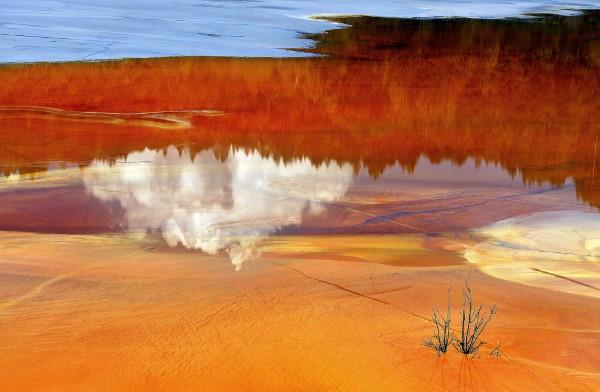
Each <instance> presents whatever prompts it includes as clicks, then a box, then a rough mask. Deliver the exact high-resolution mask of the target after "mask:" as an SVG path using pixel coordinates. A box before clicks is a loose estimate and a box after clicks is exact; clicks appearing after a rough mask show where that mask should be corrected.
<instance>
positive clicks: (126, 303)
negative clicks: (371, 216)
mask: <svg viewBox="0 0 600 392" xmlns="http://www.w3.org/2000/svg"><path fill="white" fill-rule="evenodd" d="M0 240H1V241H2V243H3V245H4V246H3V247H2V248H0V260H2V263H1V265H0V276H1V277H2V285H1V289H0V296H1V299H2V303H1V305H0V337H1V338H2V341H3V345H2V353H3V355H2V356H1V357H0V388H1V389H2V390H54V391H56V390H61V391H62V390H64V391H70V390H86V391H100V390H112V391H127V390H147V391H155V390H156V391H164V390H198V389H201V390H245V391H259V390H265V389H268V390H299V391H314V390H356V391H365V390H373V391H381V390H403V391H431V390H468V391H495V390H530V391H549V390H550V391H553V390H564V389H567V390H571V391H592V390H594V388H595V385H597V382H598V377H600V373H599V369H598V363H599V361H600V357H598V351H597V350H594V349H591V348H593V347H594V345H595V344H596V343H595V342H596V341H597V340H598V333H599V332H598V329H597V325H598V323H599V322H600V320H599V319H598V314H600V313H599V311H600V308H599V303H598V302H597V301H596V302H593V301H590V299H589V298H585V297H579V296H572V295H567V294H561V293H556V292H553V291H548V290H542V289H535V288H530V287H526V286H521V285H518V284H514V283H510V282H507V281H503V280H496V279H492V278H488V277H486V276H485V275H482V274H480V273H477V272H474V273H472V275H471V282H472V289H473V291H474V293H475V297H476V300H477V301H481V302H483V303H486V304H491V303H497V304H498V315H497V317H496V318H495V319H494V322H493V323H491V324H490V327H489V330H488V331H486V334H485V340H486V341H488V345H486V346H485V347H484V349H482V351H481V352H480V354H479V357H478V358H476V359H471V358H465V357H464V356H462V355H460V354H457V353H456V352H453V351H452V352H449V353H448V354H447V355H446V356H445V357H443V358H438V357H436V355H435V353H434V352H433V351H430V350H428V349H426V348H424V347H422V345H421V344H422V341H423V339H424V338H425V337H426V336H428V334H429V333H430V331H431V330H432V325H431V324H430V321H429V315H430V311H431V309H432V307H433V306H434V305H441V303H440V301H441V300H442V299H445V298H446V296H447V289H448V286H449V285H451V286H453V287H454V294H455V295H454V297H455V299H454V305H455V311H456V312H458V304H459V298H458V297H459V293H460V288H461V286H462V285H463V279H464V277H465V276H466V275H467V274H468V269H467V268H464V267H460V266H454V267H453V266H447V267H445V268H442V269H440V268H439V267H428V266H422V267H420V268H408V269H407V268H403V267H402V266H391V265H382V264H373V263H361V262H356V261H355V260H347V258H346V257H341V258H339V259H338V258H337V257H336V256H335V255H334V254H330V255H329V257H328V259H327V260H323V259H322V258H321V257H315V258H313V256H312V255H311V252H310V249H307V250H308V251H309V253H308V254H306V256H305V257H297V258H294V259H290V258H289V257H287V256H286V257H281V256H280V255H278V253H277V249H276V248H272V251H270V252H269V253H268V254H265V255H264V256H263V257H261V258H259V259H256V260H254V261H252V262H250V263H248V264H247V265H245V266H244V268H243V269H242V270H241V271H239V272H235V271H234V270H233V269H232V268H231V265H230V264H229V262H228V261H227V260H226V259H225V258H223V257H209V256H202V255H199V254H198V253H195V252H186V251H179V252H177V251H175V252H174V251H172V250H166V249H160V248H152V247H148V248H144V247H140V246H139V245H138V244H135V243H131V242H129V241H124V240H122V239H119V238H117V237H102V236H71V237H66V236H57V235H40V234H27V233H21V234H16V233H6V232H5V233H2V234H0ZM327 240H328V241H331V245H333V246H336V244H339V243H341V242H345V243H353V239H352V238H348V237H347V238H344V237H335V236H332V237H329V238H328V239H327ZM327 240H326V239H318V240H317V241H318V242H317V244H318V245H319V246H326V245H327V244H326V243H325V242H326V241H327ZM392 240H393V241H396V240H394V239H392ZM392 243H394V242H391V243H390V244H392ZM379 244H380V245H383V244H382V243H381V242H379ZM396 244H397V242H396ZM299 245H300V246H303V247H306V241H302V242H300V243H299ZM380 245H378V244H376V245H375V246H380ZM332 249H335V248H332ZM295 251H297V248H296V246H295V245H294V241H293V238H292V239H290V240H289V242H288V246H287V247H286V252H287V253H289V252H295ZM391 258H392V257H391V256H390V259H391ZM413 263H414V262H413ZM412 267H414V265H413V266H412ZM582 314H585V317H580V316H579V315H582ZM456 315H457V316H456V317H458V313H456ZM498 342H501V344H502V345H501V348H502V355H501V356H500V357H498V358H496V357H494V356H491V355H489V351H490V350H491V349H492V348H493V346H495V345H496V344H497V343H498Z"/></svg>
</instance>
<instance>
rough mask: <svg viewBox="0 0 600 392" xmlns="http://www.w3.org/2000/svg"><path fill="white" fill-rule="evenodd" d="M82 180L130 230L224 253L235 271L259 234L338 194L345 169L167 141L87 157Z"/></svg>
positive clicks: (295, 220)
mask: <svg viewBox="0 0 600 392" xmlns="http://www.w3.org/2000/svg"><path fill="white" fill-rule="evenodd" d="M83 179H84V183H85V186H86V188H87V190H88V191H89V192H90V193H91V194H92V195H94V196H95V197H98V198H100V199H102V200H106V201H111V200H117V201H118V202H119V203H120V204H121V206H122V207H123V208H124V210H125V211H126V219H127V222H126V223H127V226H128V228H129V230H131V231H132V232H134V233H145V232H146V231H148V230H153V231H154V230H160V232H161V233H162V236H163V238H164V239H165V241H166V242H167V243H168V244H169V246H173V247H174V246H177V245H178V244H182V245H183V246H184V247H186V248H189V249H199V250H202V251H204V252H206V253H208V254H211V255H214V254H217V253H218V252H220V251H225V252H227V253H228V254H229V256H230V258H231V262H232V264H233V265H235V267H236V269H239V268H240V267H241V265H242V263H243V262H244V261H246V260H249V259H251V258H252V257H254V256H255V255H256V254H257V253H258V248H257V247H258V244H259V243H260V241H261V240H262V239H263V238H264V237H265V236H267V235H269V234H271V233H273V232H275V231H277V230H278V229H280V228H282V227H284V226H287V225H294V224H299V223H301V221H302V216H303V215H304V214H306V213H309V214H318V213H320V212H321V211H322V209H323V206H322V204H321V203H322V202H331V201H335V200H338V199H339V198H341V197H342V196H343V195H344V194H345V193H346V191H347V190H348V187H349V186H350V184H351V182H352V167H351V166H350V165H338V164H336V163H330V164H327V165H325V164H323V165H320V166H318V167H315V166H314V165H312V164H311V163H310V161H309V160H308V159H301V160H295V161H293V162H291V163H286V164H284V163H281V162H276V161H274V160H273V159H270V158H263V157H261V156H260V154H258V153H256V152H252V153H246V152H243V151H240V150H238V151H234V150H230V151H229V154H228V157H227V159H225V160H224V161H221V160H218V159H217V158H215V156H214V154H213V153H212V152H210V151H204V152H202V153H200V154H197V155H195V156H194V157H192V156H191V155H190V153H189V152H188V151H183V152H182V153H179V152H178V150H177V149H176V148H174V147H170V148H168V149H167V150H166V151H164V152H163V151H153V150H148V149H146V150H144V151H142V152H134V153H130V154H129V155H128V156H127V158H126V159H125V160H124V161H120V162H117V163H115V164H113V165H109V164H107V163H104V162H100V161H96V162H93V163H92V165H91V166H90V167H89V168H88V169H87V170H86V171H85V173H84V175H83Z"/></svg>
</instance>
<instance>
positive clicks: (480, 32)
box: [303, 10, 600, 66]
mask: <svg viewBox="0 0 600 392" xmlns="http://www.w3.org/2000/svg"><path fill="white" fill-rule="evenodd" d="M323 19H325V20H330V21H333V22H338V23H343V24H346V25H348V27H347V28H344V29H338V30H329V31H327V32H325V33H322V34H308V35H305V37H306V38H309V39H313V40H315V41H316V43H315V45H314V46H313V47H312V48H310V49H308V50H306V51H308V52H312V53H318V54H327V55H329V56H335V57H343V58H356V59H383V58H390V57H391V58H407V59H408V58H414V56H420V57H438V56H451V55H453V56H485V57H488V59H489V60H490V61H500V62H501V61H503V60H507V61H510V60H514V59H515V58H518V59H520V60H546V61H552V62H553V63H560V64H568V63H579V64H581V63H587V64H590V65H595V66H599V65H600V55H599V50H600V42H599V41H598V37H599V33H600V11H597V10H591V11H583V13H582V14H580V15H576V16H564V15H545V14H533V15H529V16H527V17H523V18H515V19H466V18H445V19H418V18H415V19H387V18H379V17H356V16H354V17H353V16H347V17H325V18H323ZM303 51H305V50H303Z"/></svg>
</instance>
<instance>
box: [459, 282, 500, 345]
mask: <svg viewBox="0 0 600 392" xmlns="http://www.w3.org/2000/svg"><path fill="white" fill-rule="evenodd" d="M495 314H496V305H492V306H491V307H490V310H489V312H488V313H487V315H486V314H485V312H484V311H483V305H479V306H476V305H474V304H473V293H472V292H471V288H470V287H469V282H468V280H467V281H466V282H465V288H464V289H463V303H462V309H461V329H460V336H459V337H457V336H453V337H452V345H453V346H454V348H456V349H457V350H458V351H459V352H461V353H463V354H465V355H469V354H472V355H474V354H475V353H477V351H478V350H479V348H480V347H481V346H482V345H483V344H485V342H483V341H482V340H480V339H479V337H480V336H481V334H482V333H483V331H484V330H485V327H486V326H487V325H488V323H489V322H490V320H491V319H492V317H494V315H495Z"/></svg>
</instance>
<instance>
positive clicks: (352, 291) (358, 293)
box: [265, 260, 431, 323]
mask: <svg viewBox="0 0 600 392" xmlns="http://www.w3.org/2000/svg"><path fill="white" fill-rule="evenodd" d="M265 261H267V262H269V263H272V264H276V265H278V266H280V267H284V268H287V269H289V270H292V271H294V272H296V273H298V274H300V275H302V276H304V277H305V278H307V279H311V280H314V281H316V282H319V283H323V284H326V285H328V286H331V287H334V288H336V289H338V290H342V291H345V292H347V293H350V294H352V295H355V296H358V297H361V298H365V299H368V300H370V301H374V302H377V303H380V304H383V305H387V306H392V307H394V308H396V309H399V310H401V311H402V312H404V313H407V314H409V315H411V316H413V317H416V318H418V319H420V320H423V321H427V322H428V323H431V320H430V319H429V318H427V317H423V316H421V315H420V314H418V313H414V312H411V311H409V310H406V309H402V308H400V307H398V306H397V305H394V304H392V303H391V302H388V301H385V300H382V299H379V298H377V297H373V296H370V295H368V294H364V293H360V292H358V291H355V290H352V289H350V288H348V287H345V286H342V285H340V284H337V283H334V282H330V281H327V280H324V279H320V278H317V277H314V276H311V275H308V274H307V273H305V272H304V271H302V270H300V269H297V268H294V267H291V266H289V265H287V264H283V263H278V262H276V261H273V260H265Z"/></svg>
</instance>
